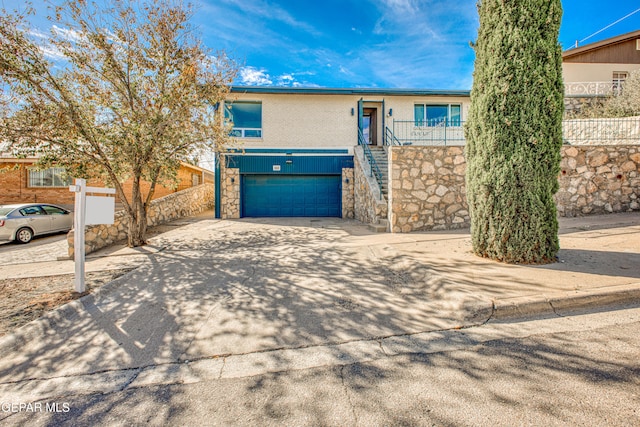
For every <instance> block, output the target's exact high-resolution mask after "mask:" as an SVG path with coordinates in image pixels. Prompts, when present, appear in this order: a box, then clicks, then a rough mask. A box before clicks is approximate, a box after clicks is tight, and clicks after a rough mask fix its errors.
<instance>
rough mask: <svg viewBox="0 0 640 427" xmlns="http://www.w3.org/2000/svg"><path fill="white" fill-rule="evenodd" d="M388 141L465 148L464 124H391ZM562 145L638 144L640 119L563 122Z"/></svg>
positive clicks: (454, 122)
mask: <svg viewBox="0 0 640 427" xmlns="http://www.w3.org/2000/svg"><path fill="white" fill-rule="evenodd" d="M392 132H393V134H392V135H390V136H387V140H392V141H395V142H396V144H398V145H464V144H465V138H464V122H462V121H460V120H457V121H453V122H446V121H441V122H438V123H436V124H435V125H431V124H426V123H425V122H422V121H414V120H410V121H404V120H400V121H398V120H394V121H393V130H392ZM562 138H563V141H564V143H565V144H616V143H618V144H636V143H638V144H640V117H625V118H605V119H572V120H563V121H562Z"/></svg>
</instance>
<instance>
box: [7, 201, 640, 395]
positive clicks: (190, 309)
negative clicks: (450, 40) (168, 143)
mask: <svg viewBox="0 0 640 427" xmlns="http://www.w3.org/2000/svg"><path fill="white" fill-rule="evenodd" d="M560 239H561V247H562V250H561V252H560V254H559V258H560V261H559V262H558V263H555V264H551V265H546V266H516V265H506V264H500V263H495V262H492V261H487V260H483V259H480V258H477V257H475V256H474V255H473V254H471V252H470V250H471V247H470V238H469V234H468V230H461V231H456V232H433V233H412V234H375V233H371V232H369V231H368V230H367V227H366V226H365V225H363V224H361V223H359V222H356V221H343V220H337V219H319V218H318V219H308V218H300V219H273V220H269V219H243V220H237V221H222V220H215V219H211V218H210V216H207V215H205V216H202V217H199V218H193V219H189V220H183V221H179V222H177V223H174V224H172V225H171V226H168V227H166V228H165V232H163V233H161V234H159V235H157V236H155V237H153V238H152V239H151V240H150V245H149V246H147V247H145V248H142V249H136V250H131V249H126V248H112V249H110V250H107V251H101V252H98V253H96V254H94V255H93V256H92V258H90V259H89V260H88V263H87V271H98V270H103V269H114V268H124V267H131V266H137V268H136V269H135V270H133V271H131V272H129V273H127V274H126V275H124V276H122V277H120V278H118V279H117V280H115V281H114V282H112V283H110V284H108V285H105V286H103V287H102V288H101V289H100V290H99V291H98V292H97V293H96V294H94V295H89V296H87V297H85V298H83V299H81V300H78V301H75V302H73V303H70V304H67V305H66V306H63V307H61V308H60V309H58V310H56V311H54V312H52V313H50V314H47V315H46V316H44V317H43V318H42V319H40V320H38V321H35V322H32V323H31V324H29V325H26V326H25V327H23V328H20V329H19V330H18V331H16V332H15V333H14V334H12V335H10V336H6V337H2V338H0V395H3V396H5V397H3V399H5V400H10V399H9V397H10V398H12V399H13V400H21V401H24V400H33V399H38V398H45V397H50V396H58V395H61V393H68V392H69V390H75V391H77V392H87V393H88V392H93V391H103V392H104V391H108V390H121V389H124V388H126V387H135V386H144V385H149V384H170V383H174V382H194V381H198V380H199V379H203V378H212V377H214V378H229V377H242V376H248V375H256V374H259V373H263V372H274V371H279V370H287V369H304V368H308V367H314V366H326V365H334V364H337V365H339V364H347V363H354V362H355V361H363V360H375V359H379V358H384V357H388V356H389V355H390V354H402V353H415V352H426V351H430V350H432V349H434V348H440V347H442V346H451V345H454V346H455V345H466V344H469V343H472V341H470V340H469V332H470V331H469V328H473V327H475V326H479V325H486V324H487V323H495V322H502V323H508V324H509V325H507V326H508V327H511V326H510V325H513V328H515V329H514V330H519V329H523V330H525V329H527V328H526V327H523V326H522V324H519V323H517V322H515V321H516V320H517V318H518V317H521V316H525V315H527V316H528V315H532V314H540V315H543V316H544V315H554V316H555V315H563V314H566V313H570V312H571V311H572V310H576V309H583V308H585V307H603V308H604V307H605V306H608V305H610V304H620V303H626V304H630V305H638V304H640V214H638V213H637V212H635V213H629V214H615V215H605V216H597V217H587V218H573V219H563V220H562V221H561V236H560ZM72 271H73V263H72V262H70V261H59V262H43V263H38V264H37V265H4V266H0V276H2V277H28V276H29V275H33V274H39V275H50V274H66V273H70V272H72ZM488 339H489V338H488ZM439 346H440V347H439Z"/></svg>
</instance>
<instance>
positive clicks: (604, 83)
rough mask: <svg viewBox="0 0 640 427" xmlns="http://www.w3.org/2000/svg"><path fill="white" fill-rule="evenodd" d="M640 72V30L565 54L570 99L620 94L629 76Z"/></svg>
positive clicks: (572, 49)
mask: <svg viewBox="0 0 640 427" xmlns="http://www.w3.org/2000/svg"><path fill="white" fill-rule="evenodd" d="M638 69H640V30H638V31H633V32H630V33H627V34H622V35H620V36H616V37H612V38H609V39H606V40H602V41H599V42H595V43H590V44H586V45H584V46H579V47H574V48H571V49H567V50H565V51H564V52H563V53H562V74H563V77H564V82H565V92H566V94H567V95H568V96H581V95H596V96H604V95H610V94H612V93H615V91H617V90H619V89H620V87H621V85H622V83H624V80H625V79H626V78H627V77H628V76H629V73H630V72H631V71H634V70H638Z"/></svg>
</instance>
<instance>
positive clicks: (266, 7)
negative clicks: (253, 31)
mask: <svg viewBox="0 0 640 427" xmlns="http://www.w3.org/2000/svg"><path fill="white" fill-rule="evenodd" d="M223 1H224V2H225V3H227V4H232V5H234V6H235V7H237V8H239V9H240V10H242V11H243V12H245V13H248V14H251V15H254V16H255V17H256V18H254V19H255V22H261V21H262V20H272V21H278V22H282V23H284V24H286V25H288V26H290V27H292V28H296V29H298V30H302V31H305V32H307V33H310V34H313V35H316V36H318V35H320V34H321V33H320V32H319V31H317V30H316V29H315V28H314V27H313V26H312V25H310V24H308V23H306V22H303V21H299V20H297V19H296V18H295V17H293V16H292V15H291V14H290V13H289V12H287V11H286V10H284V9H283V8H281V7H280V6H278V5H277V4H274V3H272V2H269V1H267V0H223Z"/></svg>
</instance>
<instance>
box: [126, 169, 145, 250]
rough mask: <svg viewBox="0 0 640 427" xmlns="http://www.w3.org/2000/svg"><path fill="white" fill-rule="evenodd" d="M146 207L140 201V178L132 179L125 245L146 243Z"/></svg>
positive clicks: (131, 246)
mask: <svg viewBox="0 0 640 427" xmlns="http://www.w3.org/2000/svg"><path fill="white" fill-rule="evenodd" d="M146 234H147V208H146V206H145V204H144V203H143V201H142V193H141V192H140V178H139V177H136V178H134V179H133V185H132V190H131V210H130V213H129V233H128V236H127V245H128V246H129V247H130V248H134V247H138V246H144V245H146V244H147V241H146Z"/></svg>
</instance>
